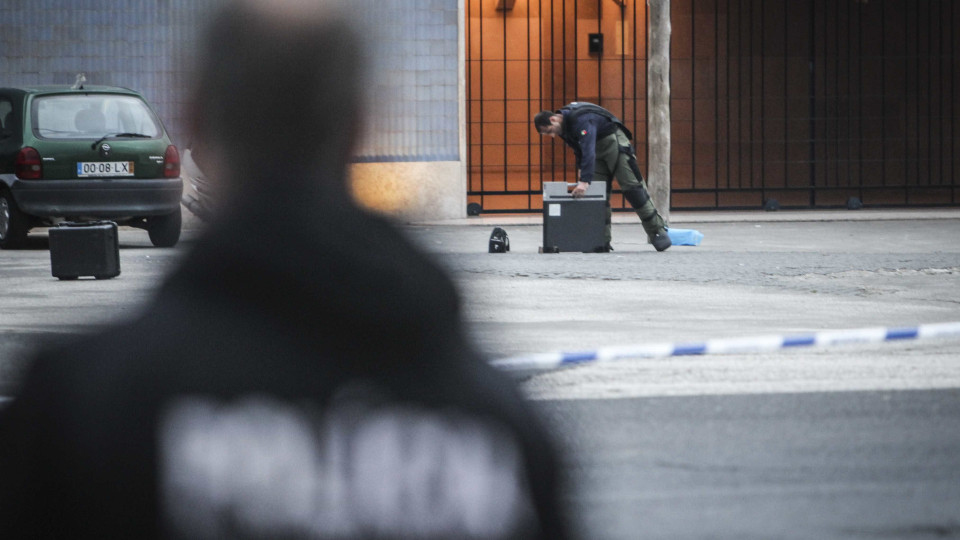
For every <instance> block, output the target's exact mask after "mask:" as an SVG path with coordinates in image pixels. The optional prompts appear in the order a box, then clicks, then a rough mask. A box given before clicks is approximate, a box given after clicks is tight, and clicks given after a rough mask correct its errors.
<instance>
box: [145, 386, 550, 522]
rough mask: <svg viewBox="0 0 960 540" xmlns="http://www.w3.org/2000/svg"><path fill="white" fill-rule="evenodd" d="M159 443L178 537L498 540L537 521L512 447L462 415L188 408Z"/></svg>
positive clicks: (209, 403) (172, 414) (169, 415)
mask: <svg viewBox="0 0 960 540" xmlns="http://www.w3.org/2000/svg"><path fill="white" fill-rule="evenodd" d="M160 444H161V446H160V454H161V474H160V485H161V497H162V504H163V509H164V521H165V525H166V526H167V527H168V529H169V532H170V533H172V534H174V535H176V536H183V537H191V538H212V537H216V538H220V537H236V536H242V537H258V536H260V537H276V536H284V535H291V536H297V537H305V538H318V537H322V538H353V537H391V538H451V537H458V538H501V537H505V536H510V535H512V534H516V532H517V531H522V530H530V529H528V528H527V527H530V526H531V524H532V523H533V522H534V521H533V505H532V503H531V500H530V494H529V489H528V486H527V475H526V471H525V467H524V466H523V461H522V457H521V454H520V450H519V447H518V445H517V442H516V441H515V440H514V438H513V437H511V436H509V435H508V433H507V432H506V431H504V430H503V429H500V428H498V427H497V426H496V425H493V424H491V423H490V422H483V421H480V420H479V419H477V418H472V417H467V416H465V415H462V414H454V413H440V412H434V411H428V410H424V409H417V408H413V407H410V406H381V407H377V408H373V407H367V406H357V405H356V404H353V405H347V406H337V407H334V408H332V409H330V410H328V411H327V412H326V413H324V414H311V413H310V411H308V410H307V409H305V408H301V407H297V406H294V405H293V404H290V403H285V402H280V401H277V400H274V399H269V398H264V397H250V398H247V399H244V400H242V401H237V402H231V403H230V404H223V403H219V402H216V401H214V400H211V399H205V398H182V399H179V400H177V401H176V402H175V403H173V404H172V406H171V407H169V408H168V409H167V410H166V413H165V415H164V419H163V423H162V426H161V431H160Z"/></svg>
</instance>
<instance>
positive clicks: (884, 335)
mask: <svg viewBox="0 0 960 540" xmlns="http://www.w3.org/2000/svg"><path fill="white" fill-rule="evenodd" d="M944 337H953V338H960V322H947V323H934V324H921V325H919V326H913V327H900V328H883V327H876V328H856V329H851V330H829V331H824V332H816V333H812V334H795V335H786V336H783V335H764V336H752V337H743V338H721V339H710V340H707V341H704V342H699V343H696V342H694V343H650V344H646V345H621V346H613V347H603V348H600V349H596V350H592V351H579V352H557V353H542V354H531V355H526V356H514V357H509V358H501V359H498V360H494V361H493V362H492V364H493V365H494V366H495V367H498V368H501V369H504V370H508V371H529V370H548V369H554V368H559V367H562V366H569V365H573V364H583V363H588V362H604V361H610V360H624V359H630V358H665V357H668V356H688V355H705V354H734V353H757V352H770V351H776V350H779V349H786V348H792V347H830V346H834V345H849V344H855V343H879V342H884V341H899V340H905V339H928V338H944Z"/></svg>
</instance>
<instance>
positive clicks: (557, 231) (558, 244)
mask: <svg viewBox="0 0 960 540" xmlns="http://www.w3.org/2000/svg"><path fill="white" fill-rule="evenodd" d="M574 185H576V184H569V185H568V184H567V183H566V182H544V183H543V246H542V247H541V248H540V251H541V252H542V253H559V252H561V251H579V252H582V253H593V252H602V251H606V245H607V240H606V238H605V235H604V228H605V226H606V221H607V183H606V182H599V181H597V182H592V183H590V186H589V187H588V188H587V191H586V193H585V194H584V196H583V197H580V198H579V199H575V198H574V197H573V195H571V194H570V193H569V192H568V191H567V189H568V188H570V187H571V186H574Z"/></svg>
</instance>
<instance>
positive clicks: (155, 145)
mask: <svg viewBox="0 0 960 540" xmlns="http://www.w3.org/2000/svg"><path fill="white" fill-rule="evenodd" d="M182 192H183V182H182V181H181V179H180V154H179V152H177V148H176V147H175V146H174V145H173V144H172V143H171V141H170V137H169V136H168V135H167V133H166V130H165V129H164V127H163V124H162V123H161V122H160V119H159V118H158V117H157V114H156V113H155V112H154V111H153V109H152V108H151V107H150V105H149V104H148V103H147V102H146V100H145V99H143V96H141V95H140V94H138V93H137V92H134V91H132V90H128V89H125V88H116V87H108V86H86V87H84V86H79V85H75V86H72V87H71V86H35V87H28V88H0V248H4V249H6V248H13V247H17V246H18V245H20V244H22V243H23V242H24V240H26V237H27V233H28V232H29V231H30V229H31V228H33V227H44V226H50V225H53V224H55V223H57V222H59V221H63V220H70V221H87V220H99V219H109V220H112V221H115V222H117V223H118V224H120V225H129V226H133V227H139V228H142V229H145V230H146V231H147V232H148V233H149V235H150V241H151V243H153V245H155V246H158V247H170V246H173V245H175V244H176V243H177V241H178V240H179V239H180V225H181V213H180V197H181V194H182Z"/></svg>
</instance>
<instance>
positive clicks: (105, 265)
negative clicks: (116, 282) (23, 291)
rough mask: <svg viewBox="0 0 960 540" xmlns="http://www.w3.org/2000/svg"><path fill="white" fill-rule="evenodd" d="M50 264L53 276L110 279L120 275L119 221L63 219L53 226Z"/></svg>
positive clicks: (51, 229)
mask: <svg viewBox="0 0 960 540" xmlns="http://www.w3.org/2000/svg"><path fill="white" fill-rule="evenodd" d="M49 235H50V268H51V271H52V273H53V276H54V277H57V278H60V279H77V278H78V277H81V276H93V277H95V278H97V279H108V278H112V277H116V276H118V275H120V245H119V242H118V238H117V224H116V223H114V222H112V221H94V222H88V223H74V222H66V223H61V224H60V225H58V226H56V227H51V228H50V231H49Z"/></svg>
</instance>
